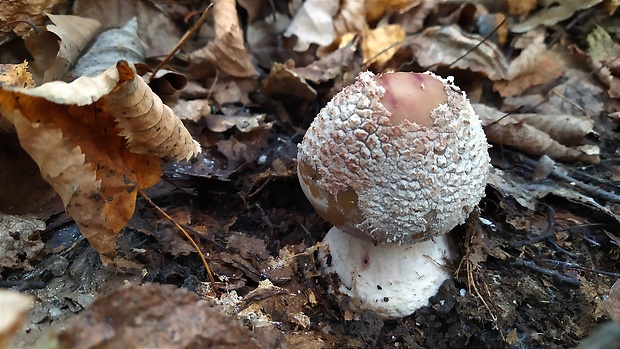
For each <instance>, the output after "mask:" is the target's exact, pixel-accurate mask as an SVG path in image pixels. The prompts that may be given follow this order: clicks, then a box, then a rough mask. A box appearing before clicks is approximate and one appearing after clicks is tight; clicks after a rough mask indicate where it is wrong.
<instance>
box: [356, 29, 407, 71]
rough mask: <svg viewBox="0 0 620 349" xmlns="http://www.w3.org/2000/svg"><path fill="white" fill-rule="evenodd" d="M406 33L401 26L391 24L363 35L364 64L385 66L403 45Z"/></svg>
mask: <svg viewBox="0 0 620 349" xmlns="http://www.w3.org/2000/svg"><path fill="white" fill-rule="evenodd" d="M404 38H405V31H404V30H403V28H402V27H401V26H400V25H399V24H390V25H384V26H381V27H378V28H376V29H371V30H366V31H364V32H363V33H362V51H363V52H364V63H365V64H367V65H370V64H372V63H376V64H377V65H378V66H383V64H385V62H387V61H389V60H390V58H392V56H394V53H395V52H396V50H398V49H399V48H400V46H401V45H402V42H401V41H402V40H403V39H404Z"/></svg>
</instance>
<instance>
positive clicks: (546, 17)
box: [511, 0, 603, 33]
mask: <svg viewBox="0 0 620 349" xmlns="http://www.w3.org/2000/svg"><path fill="white" fill-rule="evenodd" d="M602 1H603V0H546V1H544V3H545V5H546V7H545V8H544V9H542V10H540V11H538V13H536V14H535V15H533V16H531V17H530V18H528V19H527V20H526V21H525V22H521V23H517V24H515V25H513V26H512V28H511V30H512V31H513V32H515V33H525V32H527V31H530V30H532V29H534V28H536V27H537V26H539V25H544V26H551V25H554V24H556V23H558V22H561V21H563V20H565V19H568V18H569V17H571V16H572V15H573V14H574V13H575V12H577V11H581V10H586V9H589V8H590V7H592V6H594V5H596V4H598V3H600V2H602Z"/></svg>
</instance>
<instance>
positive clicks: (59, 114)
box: [0, 61, 200, 263]
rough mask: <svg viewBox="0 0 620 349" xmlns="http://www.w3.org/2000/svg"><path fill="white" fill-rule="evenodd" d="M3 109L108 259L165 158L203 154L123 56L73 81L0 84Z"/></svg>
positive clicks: (24, 145)
mask: <svg viewBox="0 0 620 349" xmlns="http://www.w3.org/2000/svg"><path fill="white" fill-rule="evenodd" d="M0 113H2V115H3V116H4V117H5V118H7V119H8V120H10V121H11V122H12V123H13V125H14V126H15V129H16V130H17V135H18V137H19V141H20V144H21V146H22V148H24V150H26V152H28V154H29V155H30V156H31V157H32V158H33V159H34V161H35V162H36V163H37V164H38V166H39V168H40V171H41V175H42V176H43V178H44V179H45V180H46V181H47V182H48V183H50V185H51V186H52V187H53V188H54V190H55V191H56V192H57V193H58V194H59V196H60V197H61V199H62V201H63V203H64V205H65V209H66V210H67V212H68V213H69V214H70V215H71V216H72V217H73V219H74V220H75V221H76V223H77V224H78V226H79V227H80V230H81V232H82V234H83V235H84V236H85V237H86V238H87V239H88V240H89V242H90V243H91V245H92V246H93V248H94V249H95V250H96V251H97V252H98V253H99V255H100V256H101V258H102V260H103V261H104V263H107V262H110V261H111V258H112V257H113V256H114V251H115V239H116V235H117V234H118V232H119V231H120V230H121V229H122V228H123V227H124V226H125V224H126V223H127V222H128V221H129V219H130V218H131V216H132V215H133V212H134V209H135V199H136V195H137V192H138V190H139V189H143V188H148V187H151V186H153V185H154V184H156V183H157V182H158V181H159V179H160V176H161V165H160V159H159V158H160V157H170V158H175V159H183V158H186V159H187V158H190V157H192V156H193V155H196V154H197V153H199V152H200V147H199V145H198V143H197V142H195V141H194V140H193V139H192V138H191V135H190V134H189V132H188V131H187V129H185V127H184V126H183V124H182V122H181V121H180V120H179V119H178V118H177V117H176V116H175V115H174V114H173V113H172V110H171V109H170V108H169V107H167V106H165V105H163V103H162V102H161V100H160V99H159V97H157V96H156V95H154V94H153V92H152V91H151V90H150V89H149V88H148V86H147V85H146V83H145V82H144V81H143V80H142V78H140V77H139V76H137V75H136V72H135V68H134V67H133V66H132V65H130V64H129V63H127V62H124V61H120V62H118V63H117V65H116V66H115V67H111V68H109V69H108V70H106V71H105V72H103V73H102V74H100V75H98V76H96V77H94V78H90V77H80V78H78V79H77V80H75V81H73V82H72V83H65V82H61V81H54V82H50V83H46V84H43V85H41V86H39V87H36V88H31V89H0Z"/></svg>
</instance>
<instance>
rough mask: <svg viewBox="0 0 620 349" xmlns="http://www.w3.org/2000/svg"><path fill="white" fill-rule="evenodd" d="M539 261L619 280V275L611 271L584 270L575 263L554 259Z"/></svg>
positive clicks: (584, 268)
mask: <svg viewBox="0 0 620 349" xmlns="http://www.w3.org/2000/svg"><path fill="white" fill-rule="evenodd" d="M541 260H542V261H545V262H547V263H551V264H555V265H563V266H564V267H566V268H570V269H578V270H583V271H588V272H590V273H596V274H601V275H606V276H612V277H615V278H620V273H614V272H611V271H605V270H599V269H592V268H586V267H582V266H580V265H579V264H577V263H571V262H564V261H557V260H555V259H541Z"/></svg>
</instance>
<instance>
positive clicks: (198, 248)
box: [138, 189, 218, 294]
mask: <svg viewBox="0 0 620 349" xmlns="http://www.w3.org/2000/svg"><path fill="white" fill-rule="evenodd" d="M138 192H139V193H140V195H142V197H143V198H144V199H145V200H146V201H147V202H148V203H149V204H150V205H151V206H153V207H154V208H155V209H156V210H157V212H159V213H161V215H162V216H164V217H166V218H167V219H168V220H169V221H171V222H172V223H174V225H175V226H176V227H177V229H179V230H180V231H181V232H182V233H183V234H184V235H185V237H186V238H187V240H189V242H190V243H191V244H192V246H194V248H195V249H196V251H198V255H199V256H200V259H202V264H204V266H205V268H206V269H207V275H209V281H210V282H211V288H212V289H213V292H215V294H218V292H217V288H216V287H215V279H214V278H213V274H212V273H211V268H209V263H207V259H206V258H205V255H204V254H203V253H202V251H200V247H198V244H196V242H195V241H194V239H192V237H191V236H190V235H189V233H188V232H187V230H185V229H183V227H182V226H181V225H180V224H179V223H177V222H176V221H175V220H174V218H172V217H170V216H169V215H168V214H167V213H166V212H165V211H164V210H162V209H161V207H159V206H157V204H155V203H154V202H153V201H152V200H151V198H149V197H148V196H146V194H145V193H144V192H143V191H142V189H138Z"/></svg>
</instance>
